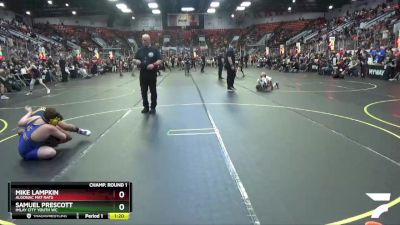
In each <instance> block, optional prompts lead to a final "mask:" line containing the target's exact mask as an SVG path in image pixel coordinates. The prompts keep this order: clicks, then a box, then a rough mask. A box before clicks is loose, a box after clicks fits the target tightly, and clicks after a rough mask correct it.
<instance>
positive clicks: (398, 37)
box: [396, 30, 400, 49]
mask: <svg viewBox="0 0 400 225" xmlns="http://www.w3.org/2000/svg"><path fill="white" fill-rule="evenodd" d="M396 46H397V48H398V49H400V30H399V34H398V35H397V45H396Z"/></svg>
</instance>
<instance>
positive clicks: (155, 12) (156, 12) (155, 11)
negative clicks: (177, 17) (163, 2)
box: [151, 9, 161, 14]
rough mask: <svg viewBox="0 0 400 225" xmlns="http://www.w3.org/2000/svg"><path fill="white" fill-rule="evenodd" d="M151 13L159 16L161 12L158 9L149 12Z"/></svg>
mask: <svg viewBox="0 0 400 225" xmlns="http://www.w3.org/2000/svg"><path fill="white" fill-rule="evenodd" d="M151 13H153V14H160V13H161V11H160V10H159V9H153V10H151Z"/></svg>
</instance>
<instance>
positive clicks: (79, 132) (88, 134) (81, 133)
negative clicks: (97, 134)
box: [78, 128, 92, 136]
mask: <svg viewBox="0 0 400 225" xmlns="http://www.w3.org/2000/svg"><path fill="white" fill-rule="evenodd" d="M78 134H80V135H84V136H90V135H91V134H92V132H91V131H90V130H86V129H81V128H79V130H78Z"/></svg>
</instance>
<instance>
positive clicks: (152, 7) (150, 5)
mask: <svg viewBox="0 0 400 225" xmlns="http://www.w3.org/2000/svg"><path fill="white" fill-rule="evenodd" d="M147 5H148V6H149V8H150V9H157V8H158V4H157V3H155V2H150V3H149V4H147Z"/></svg>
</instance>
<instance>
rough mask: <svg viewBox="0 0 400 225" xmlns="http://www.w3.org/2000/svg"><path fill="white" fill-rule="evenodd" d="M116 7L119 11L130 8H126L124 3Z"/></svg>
mask: <svg viewBox="0 0 400 225" xmlns="http://www.w3.org/2000/svg"><path fill="white" fill-rule="evenodd" d="M115 6H117V8H118V9H121V10H122V9H127V8H128V6H126V5H125V4H124V3H118V4H116V5H115Z"/></svg>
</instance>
